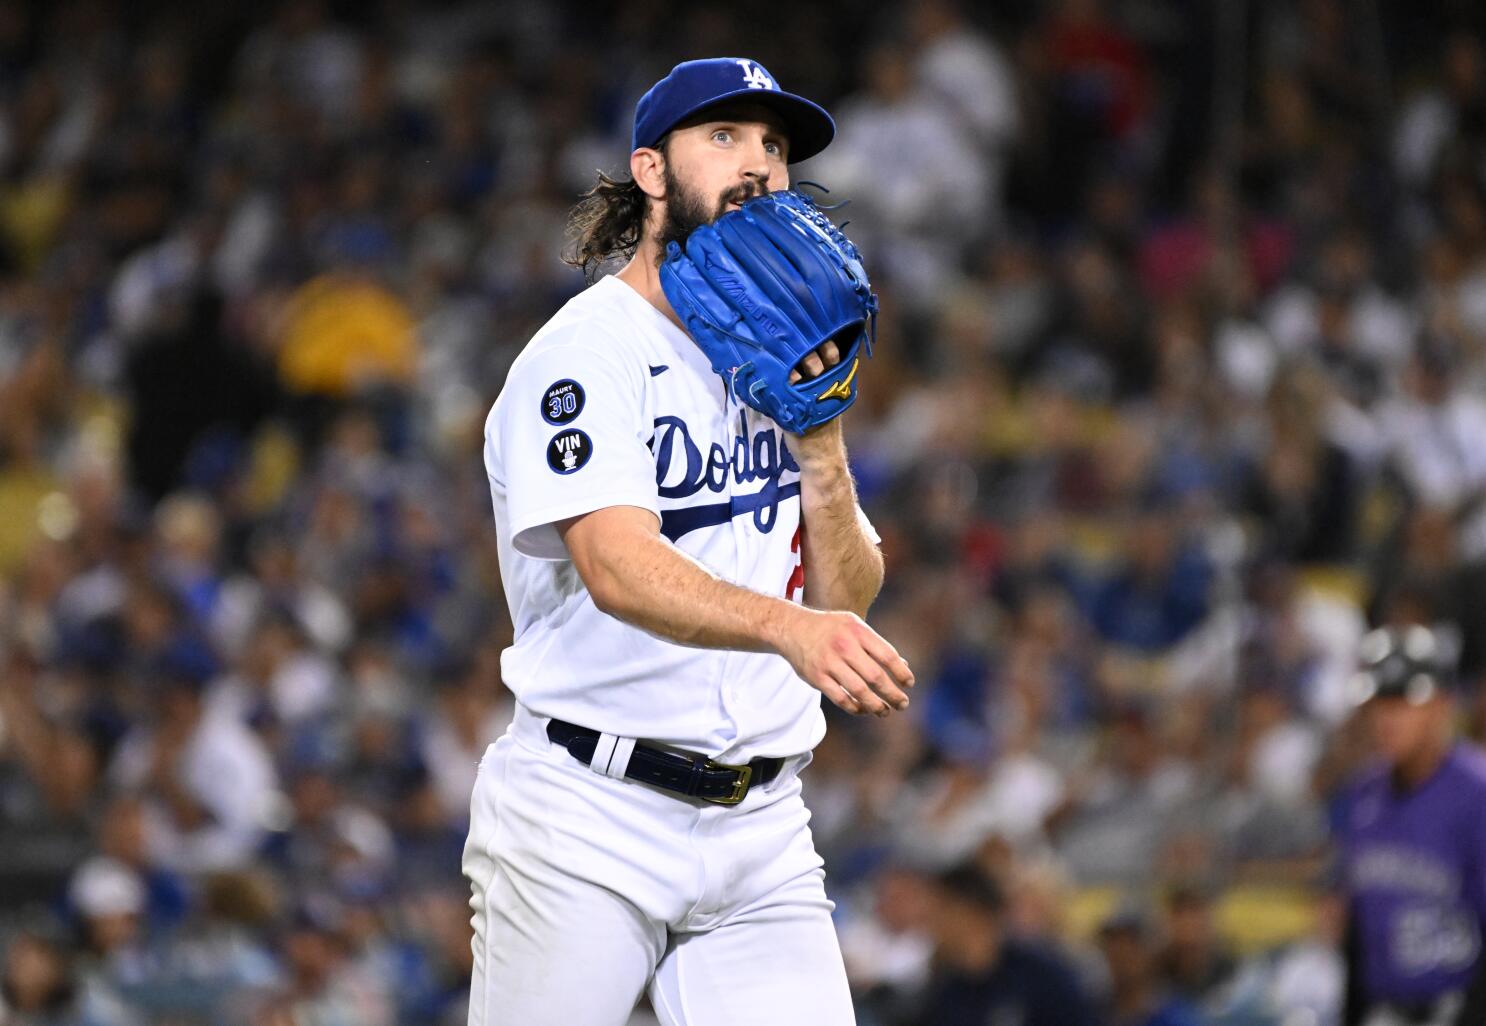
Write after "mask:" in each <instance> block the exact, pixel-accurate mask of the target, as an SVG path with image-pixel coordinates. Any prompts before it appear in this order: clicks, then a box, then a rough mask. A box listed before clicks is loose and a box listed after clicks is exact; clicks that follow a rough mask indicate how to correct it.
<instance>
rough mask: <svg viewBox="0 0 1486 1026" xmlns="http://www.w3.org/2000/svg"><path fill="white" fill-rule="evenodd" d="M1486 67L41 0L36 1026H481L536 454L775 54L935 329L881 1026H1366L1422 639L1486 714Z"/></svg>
mask: <svg viewBox="0 0 1486 1026" xmlns="http://www.w3.org/2000/svg"><path fill="white" fill-rule="evenodd" d="M980 6H986V7H988V8H992V9H993V10H988V11H986V12H981V11H979V10H978V9H976V10H973V11H972V7H974V8H978V7H980ZM1482 38H1483V36H1482V15H1481V12H1480V10H1479V9H1478V7H1477V5H1476V4H1474V3H1470V2H1466V0H1438V2H1436V3H1432V4H1418V3H1406V2H1401V0H1370V2H1359V3H1348V2H1343V0H1294V2H1288V0H1286V2H1280V0H1249V2H1247V3H1233V2H1227V0H1204V2H1187V0H1007V2H1004V3H997V4H994V5H970V4H966V5H965V7H964V10H961V9H959V8H957V7H956V6H955V4H953V3H952V2H950V0H920V2H917V3H914V4H912V5H906V4H905V5H903V6H902V7H901V8H900V9H899V8H893V7H880V6H878V5H876V4H872V3H866V2H864V0H804V2H801V3H798V4H795V5H792V6H791V8H790V9H789V10H788V12H782V11H781V12H768V11H764V10H761V9H755V10H750V11H747V12H745V11H743V10H742V9H738V8H736V7H735V6H733V5H728V6H717V5H710V4H678V3H674V2H671V0H625V2H623V3H613V2H609V3H605V2H600V3H595V4H579V3H575V2H556V0H553V2H547V3H523V2H520V0H494V2H455V0H445V2H442V3H427V4H419V3H413V2H411V0H383V2H381V3H373V4H360V5H351V4H335V3H329V2H321V0H287V2H284V3H280V4H276V5H269V6H267V7H264V8H261V9H259V8H254V7H251V6H247V5H227V4H222V5H211V4H208V5H199V6H198V7H196V8H193V9H182V8H181V7H180V6H179V5H171V4H151V3H144V4H133V5H116V4H112V3H108V2H104V0H60V2H58V3H55V4H52V5H48V6H45V7H41V6H39V5H32V4H25V3H13V2H6V3H0V1022H4V1023H6V1024H10V1023H16V1024H49V1026H50V1024H56V1026H63V1024H66V1026H135V1024H144V1023H151V1024H172V1023H176V1024H196V1023H206V1022H211V1023H214V1024H220V1026H237V1024H243V1026H342V1024H345V1026H350V1024H357V1026H394V1024H414V1023H417V1024H440V1023H462V1022H463V1021H464V1016H465V1005H464V1001H465V988H466V981H467V976H468V972H469V968H470V950H469V927H468V921H467V920H468V909H467V907H466V904H465V903H466V900H467V891H466V887H465V884H464V882H463V880H462V879H461V878H460V876H459V869H458V865H459V851H460V848H461V846H462V843H463V840H464V832H465V829H466V824H467V818H468V796H469V791H470V787H471V785H472V783H473V779H474V773H475V767H476V763H477V760H478V759H479V756H480V754H481V753H482V752H483V750H484V748H485V746H486V745H487V744H488V743H489V742H490V741H491V740H492V739H493V738H495V737H496V736H498V735H499V733H500V732H501V731H502V730H503V729H504V727H505V724H506V723H507V722H509V718H510V716H511V714H512V706H511V698H510V695H509V694H508V693H507V692H506V691H505V690H504V688H503V687H502V685H501V682H500V674H499V662H498V658H499V653H500V651H501V649H502V648H503V647H504V646H505V645H506V644H508V643H509V640H510V635H511V625H510V623H509V620H508V618H507V615H506V610H505V608H504V602H503V600H502V597H501V591H500V587H499V568H498V566H497V564H496V558H495V545H494V531H493V530H492V528H491V523H490V507H489V501H490V500H489V493H488V490H487V485H486V481H485V480H484V475H483V473H482V469H483V468H482V465H481V461H480V455H479V453H480V433H481V427H482V422H483V418H484V414H485V412H486V410H487V409H488V406H489V404H490V403H491V401H492V400H493V399H494V397H495V395H496V394H497V392H498V391H499V389H500V386H501V382H502V379H503V376H504V373H505V369H506V367H507V366H508V365H509V363H510V361H511V359H512V358H513V357H514V356H515V354H516V353H517V352H518V351H519V349H520V347H521V346H522V345H523V344H524V343H525V341H526V340H527V339H528V338H529V337H530V335H531V333H532V332H533V331H534V330H535V329H536V327H537V326H539V325H540V324H541V323H542V322H543V321H544V320H546V318H547V317H549V316H550V315H551V313H552V312H553V311H554V310H555V309H556V308H557V306H558V305H560V304H561V302H562V301H563V300H565V299H566V298H567V297H569V296H571V295H573V294H574V293H575V292H576V291H578V290H579V289H580V288H581V287H582V279H581V276H580V275H578V274H577V272H575V271H573V270H572V269H570V268H568V267H566V266H565V265H564V264H563V263H562V262H561V261H560V259H559V254H560V250H561V248H562V245H563V239H564V225H565V218H566V214H567V211H568V209H569V207H570V205H571V203H572V202H573V200H574V198H575V197H576V196H577V194H578V193H579V192H581V191H582V190H584V189H585V188H587V187H588V186H589V185H591V184H592V182H593V178H594V172H595V169H597V168H603V169H605V170H608V171H616V170H622V169H623V168H624V166H625V159H626V156H627V148H628V143H627V140H628V138H629V130H630V119H631V116H632V111H633V108H634V102H635V100H636V99H637V98H638V96H639V94H640V93H641V92H643V90H644V89H645V88H647V87H648V85H649V84H650V83H652V82H653V81H655V80H656V79H657V78H659V77H660V76H661V75H663V74H664V73H665V72H666V71H667V70H668V69H669V68H670V66H671V65H672V64H673V63H675V62H676V61H678V60H681V59H685V58H690V57H697V56H708V55H720V54H721V55H732V54H746V55H748V56H751V57H754V58H756V59H758V60H760V61H761V62H762V63H763V64H764V65H765V66H767V67H768V68H769V69H770V71H771V72H772V73H773V74H775V75H776V76H777V77H778V78H779V80H780V81H781V82H783V83H784V84H785V85H786V86H787V87H788V88H790V89H791V90H792V91H796V92H800V93H803V94H804V95H807V96H810V97H812V98H816V99H818V100H820V101H822V102H823V103H825V104H826V106H827V107H828V108H829V109H831V110H832V111H833V113H835V115H836V117H837V121H838V125H839V134H838V136H837V140H836V142H835V143H834V145H833V146H832V147H831V148H830V149H828V150H827V151H826V152H825V153H824V154H822V155H821V156H820V157H818V158H815V159H814V160H812V161H811V162H809V163H808V164H805V165H801V166H800V167H797V168H795V169H794V172H795V177H796V179H797V180H799V179H812V180H816V181H819V182H821V183H822V184H824V185H826V186H828V187H829V188H830V189H831V195H832V198H840V199H848V200H850V206H849V207H848V208H846V209H845V210H844V211H842V212H841V213H840V214H839V215H838V216H839V217H840V218H842V219H847V220H849V221H850V225H849V227H848V231H849V232H850V233H851V234H852V236H853V238H855V239H856V240H857V241H858V242H859V244H860V245H861V248H862V250H863V252H864V254H865V255H866V259H867V263H868V267H869V270H870V271H871V272H872V275H873V280H874V284H875V285H876V286H877V288H878V290H879V292H880V294H881V297H882V310H883V314H882V321H881V324H880V326H879V332H878V337H879V340H880V342H879V345H878V348H877V353H876V357H875V359H874V360H872V361H871V362H870V363H869V364H868V365H867V366H865V367H864V368H863V380H862V385H861V388H862V393H861V400H860V401H859V402H858V404H857V405H856V407H855V409H854V410H853V411H852V413H851V415H850V418H849V424H848V428H847V430H848V437H849V444H850V447H851V452H852V458H853V466H854V470H855V472H856V475H857V479H858V483H859V488H860V492H861V497H862V500H863V503H864V506H865V508H866V509H867V511H868V513H869V515H870V516H871V517H872V519H873V521H874V523H875V525H876V526H877V528H878V530H879V532H880V533H881V534H882V536H883V537H884V545H885V551H886V555H887V559H888V577H887V586H886V588H885V590H884V592H883V595H882V597H881V599H880V600H879V602H878V604H877V606H876V607H875V609H874V611H873V620H874V622H875V623H876V625H877V626H878V627H879V629H881V630H882V632H883V633H884V634H885V635H886V636H887V637H888V638H890V639H891V640H892V641H893V642H894V643H895V644H896V645H897V646H898V647H899V648H900V649H901V650H902V651H903V653H904V655H905V656H906V657H907V658H908V659H909V661H910V662H911V663H912V665H913V666H914V667H915V669H916V672H917V677H918V680H919V687H918V693H917V697H916V700H915V703H914V706H913V713H912V715H910V716H902V717H896V718H892V719H889V720H885V721H873V722H857V721H853V720H849V719H847V718H845V717H844V716H837V715H835V714H834V711H832V729H831V731H830V733H829V735H828V737H827V739H826V741H825V742H824V744H823V745H822V746H821V748H820V749H819V750H818V752H817V754H816V758H815V761H814V764H813V766H812V767H811V768H810V770H809V772H808V774H807V783H806V788H807V800H808V801H809V803H810V805H811V807H812V810H813V813H814V820H813V824H814V831H815V838H816V842H817V845H818V847H819V848H820V849H821V851H822V853H823V854H824V855H825V857H826V860H827V866H828V869H829V873H830V875H829V880H828V886H829V889H830V890H831V892H832V894H833V896H834V897H835V898H836V900H837V902H838V909H837V918H838V923H839V927H840V932H841V936H842V941H843V948H844V951H845V955H846V958H847V963H848V970H849V973H850V976H851V979H852V981H853V986H854V988H855V992H856V994H857V996H858V998H859V1006H860V1011H859V1015H860V1019H861V1021H862V1022H863V1024H864V1026H955V1024H957V1023H962V1022H963V1023H967V1024H969V1023H975V1024H982V1023H984V1022H985V1021H987V1020H986V1016H987V1014H989V1012H988V1010H989V1009H992V1008H994V1007H995V1005H996V1002H998V1001H1000V1000H1003V999H1004V998H1005V996H1006V995H1008V994H1016V995H1020V996H1021V997H1022V998H1023V999H1025V1000H1026V1001H1030V1002H1032V1003H1033V1004H1034V1005H1035V1006H1036V1007H1039V1008H1046V1009H1048V1011H1047V1012H1046V1014H1047V1015H1048V1016H1050V1018H1047V1019H1045V1020H1036V1021H1030V1022H1029V1023H1028V1026H1038V1023H1040V1022H1043V1021H1045V1022H1048V1023H1053V1022H1058V1023H1064V1022H1067V1023H1072V1022H1078V1023H1089V1024H1099V1023H1107V1024H1109V1026H1188V1024H1191V1026H1334V1024H1335V1023H1336V1018H1337V1014H1338V1006H1339V1001H1340V991H1341V985H1342V981H1341V972H1342V970H1341V962H1340V958H1339V955H1338V953H1337V941H1338V931H1339V925H1338V924H1339V907H1340V898H1339V896H1338V895H1337V894H1336V893H1335V889H1334V883H1333V880H1332V877H1331V875H1330V873H1329V871H1328V865H1329V847H1328V840H1329V832H1330V830H1329V827H1330V816H1331V813H1332V809H1333V802H1334V799H1335V796H1336V794H1337V791H1338V788H1339V787H1340V785H1341V783H1342V782H1343V781H1345V780H1346V779H1347V777H1348V776H1349V774H1351V773H1352V772H1353V771H1355V770H1356V769H1357V768H1358V767H1359V766H1360V765H1361V764H1362V763H1363V762H1364V761H1365V760H1366V759H1367V758H1368V756H1369V753H1368V750H1367V739H1366V736H1365V732H1363V731H1361V730H1360V729H1359V724H1358V722H1357V717H1356V716H1355V715H1354V710H1353V708H1352V703H1351V699H1350V696H1349V692H1348V687H1347V683H1348V679H1349V676H1350V674H1351V671H1352V669H1353V665H1354V664H1353V660H1354V655H1353V651H1354V647H1355V645H1356V642H1357V640H1358V639H1359V638H1360V636H1361V634H1362V633H1363V631H1364V630H1365V628H1366V627H1367V626H1368V625H1369V624H1381V623H1396V624H1402V623H1428V624H1431V625H1434V626H1436V627H1437V628H1439V629H1440V630H1442V631H1443V632H1444V633H1445V634H1446V635H1447V636H1448V637H1449V638H1451V639H1452V641H1453V643H1454V645H1455V647H1456V649H1457V651H1458V655H1459V663H1460V669H1461V675H1462V679H1463V681H1464V683H1465V687H1464V688H1463V689H1462V694H1461V696H1460V698H1459V712H1460V718H1461V722H1462V725H1463V729H1464V730H1465V731H1466V732H1467V733H1470V734H1471V735H1473V736H1476V737H1481V736H1482V735H1483V734H1486V501H1483V500H1486V48H1483V43H1482ZM1056 1016H1062V1017H1063V1018H1056Z"/></svg>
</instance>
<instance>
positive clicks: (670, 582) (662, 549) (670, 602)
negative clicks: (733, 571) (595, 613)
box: [585, 535, 798, 652]
mask: <svg viewBox="0 0 1486 1026" xmlns="http://www.w3.org/2000/svg"><path fill="white" fill-rule="evenodd" d="M585 569H586V571H587V572H586V573H585V578H586V582H587V584H588V589H589V594H590V596H591V597H592V598H593V600H594V603H595V604H596V605H597V606H598V607H599V608H600V609H601V610H603V611H604V612H606V613H608V614H609V615H610V616H613V617H616V618H618V619H620V620H623V621H624V622H625V623H628V624H633V625H634V626H636V627H639V628H641V629H642V630H645V631H648V632H650V633H651V634H656V635H659V636H660V637H663V638H666V639H668V640H670V641H675V642H678V643H680V644H683V645H692V646H695V647H698V648H727V649H736V650H740V651H748V652H771V651H777V650H778V647H779V638H780V636H781V634H782V633H783V631H784V629H785V625H786V623H787V621H788V619H789V618H790V617H791V616H792V615H795V614H796V613H797V612H798V610H797V609H796V607H794V605H793V603H790V602H788V601H786V600H785V599H783V598H782V597H781V598H775V597H771V596H768V595H761V594H759V593H758V592H755V591H750V590H749V589H747V588H743V587H740V586H738V585H736V584H731V583H729V582H727V581H724V580H723V579H722V578H720V577H718V576H717V575H716V574H714V573H713V572H712V571H711V570H708V569H707V568H706V567H705V566H703V565H702V564H701V563H698V562H697V561H696V560H695V559H693V558H691V557H690V556H689V555H687V554H686V553H685V552H682V551H681V550H680V549H678V548H677V547H676V546H674V545H672V544H671V543H670V542H668V541H666V540H665V539H664V538H662V537H660V536H659V535H654V536H637V537H632V538H630V539H627V541H626V544H624V545H615V546H608V547H605V548H604V549H603V550H602V551H601V552H598V553H596V554H595V558H593V559H592V560H590V561H589V563H588V565H587V566H586V567H585Z"/></svg>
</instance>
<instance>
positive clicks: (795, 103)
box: [652, 88, 836, 164]
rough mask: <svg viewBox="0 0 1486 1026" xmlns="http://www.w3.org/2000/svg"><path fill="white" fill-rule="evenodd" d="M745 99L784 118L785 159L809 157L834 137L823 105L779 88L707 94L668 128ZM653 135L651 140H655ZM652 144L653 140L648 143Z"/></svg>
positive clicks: (834, 132) (834, 124)
mask: <svg viewBox="0 0 1486 1026" xmlns="http://www.w3.org/2000/svg"><path fill="white" fill-rule="evenodd" d="M739 100H746V101H748V102H749V103H757V104H761V105H762V106H765V107H768V108H770V109H772V110H773V111H774V112H775V113H777V114H778V115H779V116H780V117H781V118H783V119H784V131H785V134H786V135H788V136H789V159H788V160H787V161H786V163H790V164H798V163H799V162H800V161H802V160H809V159H810V158H811V157H813V156H815V155H816V154H817V153H819V152H820V151H821V150H823V149H825V148H826V147H827V146H829V145H830V144H831V140H832V139H834V138H835V137H836V122H835V121H833V120H832V119H831V115H829V114H827V113H826V111H825V108H824V107H822V106H820V105H819V104H816V103H811V102H810V101H809V100H807V99H805V97H803V96H796V95H795V94H794V93H786V92H784V91H782V90H779V89H746V88H745V89H737V90H734V91H733V92H731V93H724V94H723V95H721V96H713V97H709V98H708V99H707V100H706V102H705V103H699V104H697V105H696V106H695V107H693V108H691V109H690V110H688V111H686V112H684V113H683V114H682V115H681V116H680V117H678V118H677V119H676V121H675V123H674V124H672V126H671V128H670V129H667V131H671V129H674V128H675V127H676V125H679V124H681V123H682V122H684V121H690V120H692V119H693V118H695V117H696V116H697V115H698V114H701V113H703V112H704V111H708V110H711V109H712V108H713V107H720V106H722V105H723V104H726V103H733V102H736V101H739ZM659 141H660V140H659V139H657V140H655V142H659ZM652 145H653V143H652Z"/></svg>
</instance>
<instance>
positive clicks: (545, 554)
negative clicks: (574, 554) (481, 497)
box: [485, 344, 660, 560]
mask: <svg viewBox="0 0 1486 1026" xmlns="http://www.w3.org/2000/svg"><path fill="white" fill-rule="evenodd" d="M645 409H646V406H645V384H644V381H643V380H642V379H641V377H640V375H639V374H637V373H635V369H634V368H631V367H629V366H628V365H627V364H626V362H625V361H624V359H623V358H622V357H621V356H620V355H619V354H617V353H615V352H612V351H605V350H604V349H603V348H602V346H601V345H592V346H590V345H583V344H568V345H557V346H551V347H549V348H546V349H543V350H541V351H540V352H536V353H532V354H530V355H529V356H528V357H526V358H525V359H522V360H520V361H518V363H517V364H516V365H515V366H514V367H512V368H511V373H510V375H509V376H508V377H507V379H506V384H505V387H504V388H503V389H502V390H501V398H500V401H499V402H498V403H497V406H496V411H495V416H493V417H492V418H491V421H490V423H489V425H488V427H487V431H486V439H485V444H486V446H487V448H488V449H489V450H490V452H491V453H492V454H493V455H495V457H496V462H498V464H499V466H500V467H501V470H502V477H503V478H504V484H505V488H506V513H507V516H508V518H509V520H510V529H511V544H512V545H513V547H514V548H515V549H516V551H517V552H519V553H521V554H522V555H525V556H531V557H534V558H536V559H554V560H556V559H566V558H567V549H566V548H565V547H564V546H563V544H562V539H561V538H560V537H559V536H558V534H557V530H556V527H555V526H554V525H555V524H556V523H557V522H558V521H560V520H565V519H568V518H569V517H576V516H581V515H582V514H584V513H592V512H593V511H594V510H598V509H604V508H606V507H609V506H638V507H640V508H641V509H648V510H650V511H651V512H652V513H654V514H655V515H656V517H657V518H658V517H659V516H660V504H659V495H658V492H657V489H656V484H655V464H654V461H653V459H652V457H651V455H650V449H649V446H648V441H649V439H650V435H651V424H650V423H649V420H648V417H647V415H646V412H645Z"/></svg>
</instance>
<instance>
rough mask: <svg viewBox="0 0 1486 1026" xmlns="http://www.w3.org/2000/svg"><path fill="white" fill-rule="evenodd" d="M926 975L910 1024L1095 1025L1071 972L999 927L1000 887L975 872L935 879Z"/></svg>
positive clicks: (1049, 954)
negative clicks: (930, 967) (920, 1001)
mask: <svg viewBox="0 0 1486 1026" xmlns="http://www.w3.org/2000/svg"><path fill="white" fill-rule="evenodd" d="M932 922H933V933H934V945H935V946H934V960H935V964H934V973H933V976H932V977H931V980H930V983H929V988H928V995H927V998H926V999H925V1000H924V1002H923V1004H922V1006H921V1008H920V1010H919V1014H918V1016H917V1017H916V1018H915V1019H913V1020H912V1021H913V1022H915V1023H920V1024H922V1026H930V1024H933V1026H956V1024H960V1023H963V1024H966V1026H968V1024H970V1023H976V1024H979V1023H984V1022H987V1021H990V1022H994V1021H995V1020H996V1019H997V1018H1015V1019H1017V1020H1018V1021H1020V1022H1023V1023H1026V1026H1076V1024H1078V1026H1085V1024H1094V1023H1097V1022H1098V1021H1099V1018H1098V1014H1097V1013H1096V1012H1095V1010H1094V1008H1093V1006H1092V1004H1091V1003H1090V1000H1089V998H1088V997H1087V996H1086V995H1085V994H1084V991H1083V988H1082V985H1081V984H1080V981H1079V979H1078V976H1077V974H1076V973H1075V972H1074V971H1073V969H1072V968H1071V967H1070V966H1069V965H1068V964H1067V963H1065V962H1064V961H1063V960H1062V958H1061V957H1060V956H1058V955H1056V954H1054V953H1053V952H1050V951H1047V950H1044V949H1042V948H1039V947H1036V946H1035V945H1031V944H1028V943H1026V942H1024V941H1021V940H1018V939H1017V938H1015V937H1013V936H1012V935H1011V934H1010V933H1009V932H1008V930H1007V923H1006V905H1005V899H1004V897H1003V896H1002V893H1001V889H1000V887H999V886H998V885H997V884H996V883H995V882H994V881H992V880H991V878H990V877H988V876H986V875H984V874H983V873H981V872H980V871H978V870H975V869H967V868H961V869H953V870H949V871H948V872H946V873H943V874H941V875H940V876H939V877H938V878H937V879H936V880H935V896H934V916H933V919H932Z"/></svg>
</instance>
